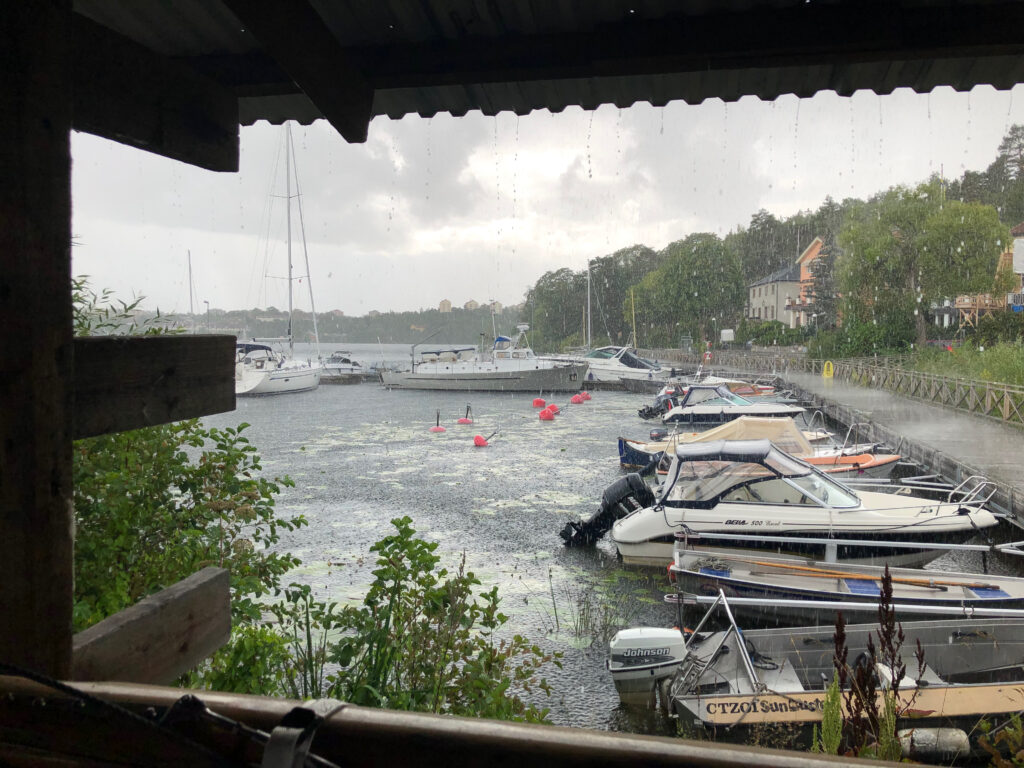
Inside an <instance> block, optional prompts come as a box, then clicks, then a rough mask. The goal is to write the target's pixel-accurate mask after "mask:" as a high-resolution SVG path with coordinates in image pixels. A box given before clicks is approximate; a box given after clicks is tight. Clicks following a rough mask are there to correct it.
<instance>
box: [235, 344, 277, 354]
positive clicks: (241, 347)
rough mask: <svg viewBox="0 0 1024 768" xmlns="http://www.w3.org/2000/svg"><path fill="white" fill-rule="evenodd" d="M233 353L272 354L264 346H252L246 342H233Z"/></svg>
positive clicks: (269, 349) (270, 350) (268, 348)
mask: <svg viewBox="0 0 1024 768" xmlns="http://www.w3.org/2000/svg"><path fill="white" fill-rule="evenodd" d="M235 351H236V352H241V353H242V354H243V355H248V354H250V353H252V352H273V351H274V350H272V349H271V348H270V347H268V346H267V345H266V344H253V343H251V342H248V341H238V342H235Z"/></svg>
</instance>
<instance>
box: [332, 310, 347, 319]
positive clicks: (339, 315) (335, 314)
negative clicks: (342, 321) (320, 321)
mask: <svg viewBox="0 0 1024 768" xmlns="http://www.w3.org/2000/svg"><path fill="white" fill-rule="evenodd" d="M331 314H332V315H334V316H335V317H344V316H345V313H344V312H342V311H341V310H340V309H332V310H331Z"/></svg>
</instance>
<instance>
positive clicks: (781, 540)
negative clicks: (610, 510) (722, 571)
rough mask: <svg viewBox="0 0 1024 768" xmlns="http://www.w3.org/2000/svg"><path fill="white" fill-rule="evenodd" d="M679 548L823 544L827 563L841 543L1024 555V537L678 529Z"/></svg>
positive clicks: (836, 553) (832, 558) (841, 545)
mask: <svg viewBox="0 0 1024 768" xmlns="http://www.w3.org/2000/svg"><path fill="white" fill-rule="evenodd" d="M675 539H676V544H675V546H676V549H677V550H678V549H680V548H682V549H684V550H685V549H690V548H691V542H692V541H695V540H701V539H708V540H713V541H742V542H745V543H748V544H752V543H756V544H821V545H823V546H824V547H825V560H824V562H826V563H834V562H836V561H837V559H838V558H837V555H838V550H839V547H870V548H875V547H881V548H883V549H885V548H888V549H928V550H949V551H957V552H998V553H999V554H1004V555H1017V556H1024V540H1018V541H1008V542H1005V543H1002V544H946V543H940V542H929V541H884V540H879V539H834V538H814V537H805V536H775V535H771V536H757V535H755V534H747V533H717V532H701V533H697V532H695V531H693V530H692V529H688V528H687V529H686V530H682V531H677V532H676V534H675Z"/></svg>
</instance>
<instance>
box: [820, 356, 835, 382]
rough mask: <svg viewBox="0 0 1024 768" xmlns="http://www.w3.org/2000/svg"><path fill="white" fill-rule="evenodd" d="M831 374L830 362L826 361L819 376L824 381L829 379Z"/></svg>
mask: <svg viewBox="0 0 1024 768" xmlns="http://www.w3.org/2000/svg"><path fill="white" fill-rule="evenodd" d="M832 374H833V368H832V361H831V360H826V361H825V365H824V367H822V369H821V375H822V376H823V377H824V378H826V379H831V378H832Z"/></svg>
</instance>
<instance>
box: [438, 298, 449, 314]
mask: <svg viewBox="0 0 1024 768" xmlns="http://www.w3.org/2000/svg"><path fill="white" fill-rule="evenodd" d="M437 311H438V312H444V313H447V312H451V311H452V303H451V302H450V301H448V299H441V303H440V304H438V305H437Z"/></svg>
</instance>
